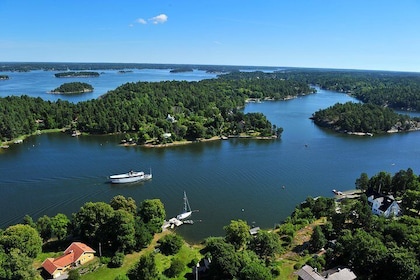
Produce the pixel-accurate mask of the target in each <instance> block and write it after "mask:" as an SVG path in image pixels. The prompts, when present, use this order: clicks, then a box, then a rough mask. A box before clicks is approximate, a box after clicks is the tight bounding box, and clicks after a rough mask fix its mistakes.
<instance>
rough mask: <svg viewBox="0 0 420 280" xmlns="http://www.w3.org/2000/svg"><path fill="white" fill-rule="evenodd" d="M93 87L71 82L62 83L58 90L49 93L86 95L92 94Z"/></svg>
mask: <svg viewBox="0 0 420 280" xmlns="http://www.w3.org/2000/svg"><path fill="white" fill-rule="evenodd" d="M92 91H93V87H92V85H90V84H87V83H80V82H73V83H64V84H62V85H61V86H59V87H58V88H56V89H54V90H52V91H51V93H54V94H77V93H87V92H92Z"/></svg>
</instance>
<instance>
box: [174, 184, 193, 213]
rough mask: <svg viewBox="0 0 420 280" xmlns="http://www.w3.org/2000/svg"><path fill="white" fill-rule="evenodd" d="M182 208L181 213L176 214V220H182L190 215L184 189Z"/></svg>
mask: <svg viewBox="0 0 420 280" xmlns="http://www.w3.org/2000/svg"><path fill="white" fill-rule="evenodd" d="M182 210H183V211H182V213H181V214H179V215H178V216H176V218H177V219H178V220H184V219H186V218H188V217H190V216H191V214H192V211H191V207H190V203H189V202H188V198H187V194H186V193H185V191H184V207H183V209H182Z"/></svg>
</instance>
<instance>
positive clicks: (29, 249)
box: [0, 224, 42, 258]
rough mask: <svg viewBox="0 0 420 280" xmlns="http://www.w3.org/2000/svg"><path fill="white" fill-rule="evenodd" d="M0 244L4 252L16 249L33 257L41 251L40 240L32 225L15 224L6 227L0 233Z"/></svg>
mask: <svg viewBox="0 0 420 280" xmlns="http://www.w3.org/2000/svg"><path fill="white" fill-rule="evenodd" d="M0 246H2V247H3V249H4V251H5V252H6V253H10V252H11V251H12V250H14V249H18V250H19V252H20V253H21V254H24V255H27V256H28V257H30V258H35V257H36V256H37V255H38V254H39V253H41V248H42V240H41V237H40V236H39V234H38V232H37V230H36V229H34V228H33V227H31V226H29V225H22V224H17V225H13V226H10V227H8V228H7V229H6V230H5V231H3V232H2V233H1V234H0Z"/></svg>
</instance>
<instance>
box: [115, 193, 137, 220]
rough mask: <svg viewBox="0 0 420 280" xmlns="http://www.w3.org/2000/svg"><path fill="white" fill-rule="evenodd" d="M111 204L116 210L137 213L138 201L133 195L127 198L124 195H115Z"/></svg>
mask: <svg viewBox="0 0 420 280" xmlns="http://www.w3.org/2000/svg"><path fill="white" fill-rule="evenodd" d="M109 205H111V207H112V208H113V209H114V210H119V209H122V210H125V211H127V212H129V213H131V214H133V215H136V214H137V205H136V201H135V200H134V199H133V198H131V197H128V198H125V197H124V196H122V195H117V196H114V197H113V198H112V199H111V201H110V203H109Z"/></svg>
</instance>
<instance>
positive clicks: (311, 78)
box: [278, 70, 420, 111]
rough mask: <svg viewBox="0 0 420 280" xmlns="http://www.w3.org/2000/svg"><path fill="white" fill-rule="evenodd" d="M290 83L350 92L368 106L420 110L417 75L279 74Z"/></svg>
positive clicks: (418, 77)
mask: <svg viewBox="0 0 420 280" xmlns="http://www.w3.org/2000/svg"><path fill="white" fill-rule="evenodd" d="M278 75H279V77H283V78H285V79H289V80H296V81H300V82H305V83H307V84H312V85H319V86H320V87H321V88H324V89H329V90H334V91H339V92H346V93H349V94H351V95H353V96H354V97H356V98H358V99H360V100H361V101H363V102H365V103H372V104H376V105H379V106H388V107H391V108H396V109H403V110H404V109H405V110H416V111H420V75H418V74H417V73H401V72H380V71H350V70H349V71H342V70H305V71H302V70H295V71H286V72H284V73H278Z"/></svg>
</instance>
